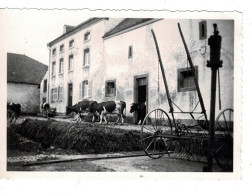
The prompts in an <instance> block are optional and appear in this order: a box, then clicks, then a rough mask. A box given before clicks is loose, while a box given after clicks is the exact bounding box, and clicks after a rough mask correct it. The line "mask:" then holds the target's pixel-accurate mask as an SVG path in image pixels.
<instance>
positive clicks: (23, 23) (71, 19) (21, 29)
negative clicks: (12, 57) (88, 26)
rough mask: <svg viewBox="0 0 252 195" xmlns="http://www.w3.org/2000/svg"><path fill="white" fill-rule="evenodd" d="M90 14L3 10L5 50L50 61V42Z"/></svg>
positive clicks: (0, 38)
mask: <svg viewBox="0 0 252 195" xmlns="http://www.w3.org/2000/svg"><path fill="white" fill-rule="evenodd" d="M88 18H89V17H88V16H87V14H86V13H84V11H63V12H62V11H55V10H54V11H43V10H40V11H38V10H0V29H1V36H0V43H1V50H2V52H5V53H7V52H10V53H17V54H25V55H26V56H29V57H31V58H33V59H35V60H37V61H39V62H41V63H44V64H46V65H48V63H49V50H48V48H47V43H49V42H50V41H52V40H54V39H55V38H57V37H59V36H60V35H62V34H63V26H64V24H68V25H73V26H76V25H78V24H80V23H81V22H83V21H85V20H87V19H88Z"/></svg>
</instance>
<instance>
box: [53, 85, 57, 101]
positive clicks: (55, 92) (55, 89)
mask: <svg viewBox="0 0 252 195" xmlns="http://www.w3.org/2000/svg"><path fill="white" fill-rule="evenodd" d="M54 95H55V96H54V100H58V87H55V88H54Z"/></svg>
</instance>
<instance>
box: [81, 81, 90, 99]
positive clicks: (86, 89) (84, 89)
mask: <svg viewBox="0 0 252 195" xmlns="http://www.w3.org/2000/svg"><path fill="white" fill-rule="evenodd" d="M91 96H92V82H91V80H84V81H82V82H81V83H80V86H79V98H88V97H91Z"/></svg>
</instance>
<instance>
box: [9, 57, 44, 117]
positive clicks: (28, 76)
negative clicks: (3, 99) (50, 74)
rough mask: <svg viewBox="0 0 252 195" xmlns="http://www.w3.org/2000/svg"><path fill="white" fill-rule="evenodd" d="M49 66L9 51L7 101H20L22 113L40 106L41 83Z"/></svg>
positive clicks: (30, 111) (37, 110)
mask: <svg viewBox="0 0 252 195" xmlns="http://www.w3.org/2000/svg"><path fill="white" fill-rule="evenodd" d="M47 70H48V66H47V65H45V64H42V63H40V62H38V61H36V60H34V59H32V58H30V57H28V56H25V55H21V54H14V53H7V101H8V102H14V103H20V104H21V106H22V108H21V112H22V113H27V114H35V113H37V112H39V108H40V83H41V80H42V79H43V77H44V76H45V74H46V72H47Z"/></svg>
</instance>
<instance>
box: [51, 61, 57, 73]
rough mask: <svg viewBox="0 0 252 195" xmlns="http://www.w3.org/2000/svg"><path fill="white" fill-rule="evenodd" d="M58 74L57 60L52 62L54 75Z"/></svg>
mask: <svg viewBox="0 0 252 195" xmlns="http://www.w3.org/2000/svg"><path fill="white" fill-rule="evenodd" d="M55 75H56V61H53V62H52V76H55Z"/></svg>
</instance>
